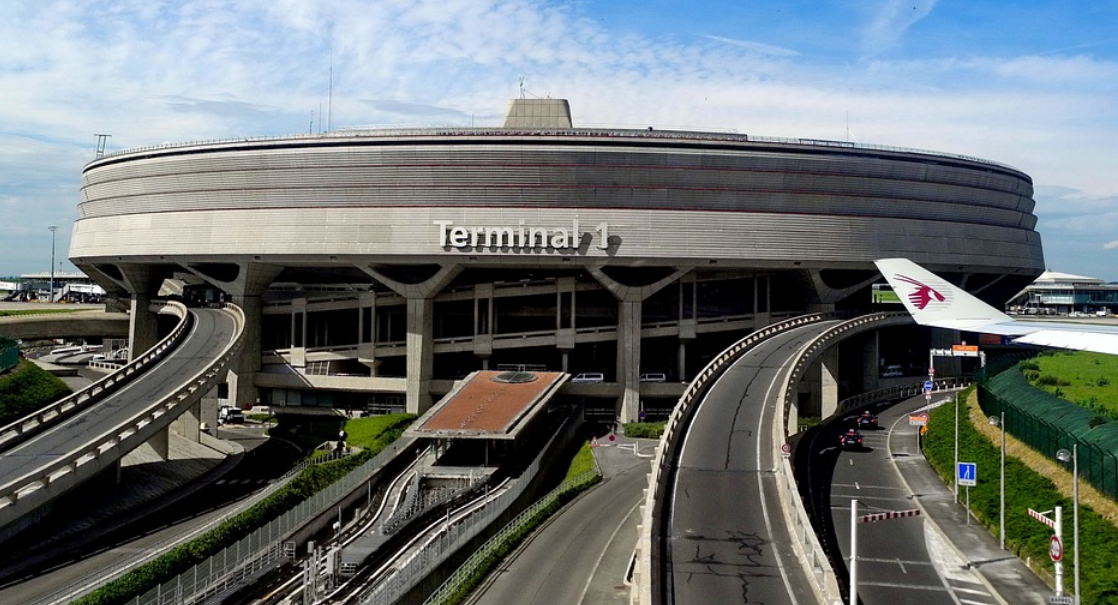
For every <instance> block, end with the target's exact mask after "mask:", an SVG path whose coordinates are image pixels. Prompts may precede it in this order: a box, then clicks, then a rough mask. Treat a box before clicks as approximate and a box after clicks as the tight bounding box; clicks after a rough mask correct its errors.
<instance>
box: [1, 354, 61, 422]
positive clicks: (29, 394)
mask: <svg viewBox="0 0 1118 605" xmlns="http://www.w3.org/2000/svg"><path fill="white" fill-rule="evenodd" d="M71 392H72V391H71V390H70V387H68V386H66V383H64V382H62V381H61V380H59V379H58V377H56V376H54V375H53V374H51V373H50V372H47V371H46V370H44V369H42V368H40V367H39V366H37V365H35V364H34V363H31V362H30V361H27V360H20V362H19V365H18V366H16V368H15V369H14V370H13V371H12V372H11V373H10V374H8V375H7V376H4V377H3V378H0V425H4V424H8V423H10V422H14V421H16V420H19V419H20V418H23V417H24V416H27V415H28V414H32V413H34V412H37V411H39V410H41V409H42V408H44V407H46V406H47V405H50V404H52V403H54V402H56V401H58V400H59V399H62V398H63V397H66V396H67V395H69V394H70V393H71Z"/></svg>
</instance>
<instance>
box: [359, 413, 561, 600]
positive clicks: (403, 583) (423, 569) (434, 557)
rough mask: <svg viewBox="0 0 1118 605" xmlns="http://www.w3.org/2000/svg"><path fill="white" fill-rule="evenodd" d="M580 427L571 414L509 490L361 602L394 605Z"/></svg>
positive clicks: (516, 494) (510, 499)
mask: <svg viewBox="0 0 1118 605" xmlns="http://www.w3.org/2000/svg"><path fill="white" fill-rule="evenodd" d="M577 429H578V422H576V421H575V420H574V419H573V418H568V419H567V421H566V422H565V423H564V424H563V426H562V427H561V428H560V430H559V431H556V433H555V435H552V437H551V439H550V440H548V443H547V445H546V446H544V448H543V449H541V450H540V453H539V454H537V455H536V457H535V458H534V459H533V460H532V463H531V464H530V465H529V466H528V468H527V469H525V471H524V472H523V473H522V474H521V475H520V477H518V478H517V479H516V480H515V481H514V482H512V484H511V485H510V486H509V488H508V489H507V490H505V491H504V492H502V493H501V494H500V495H499V496H497V497H496V498H494V499H492V500H490V501H489V502H487V503H486V504H485V506H484V507H483V508H481V509H480V510H478V511H476V512H475V514H472V515H469V516H466V517H465V518H463V519H461V520H460V521H458V522H455V523H450V524H448V525H447V526H446V527H445V528H444V529H443V531H442V532H440V533H439V534H438V535H437V536H436V537H435V538H433V539H431V540H429V541H427V542H425V543H424V544H423V545H422V546H421V547H420V548H419V549H418V551H417V552H416V553H415V554H414V556H412V557H411V559H410V560H409V561H408V562H407V563H406V564H405V565H403V566H402V567H401V568H400V569H399V570H397V571H396V573H394V574H393V575H392V576H391V577H389V578H388V579H386V580H385V581H383V582H380V583H379V584H377V585H376V586H375V587H374V588H373V589H372V590H370V591H369V592H367V593H365V594H363V595H362V596H361V601H360V603H361V605H391V604H392V603H394V602H396V600H397V599H399V598H400V597H402V596H403V595H404V594H405V593H407V591H409V590H411V589H412V588H413V587H414V586H415V585H416V584H418V583H419V582H420V581H421V580H423V579H424V578H426V577H427V576H428V575H429V574H430V573H431V572H432V571H433V570H434V569H435V568H436V567H438V566H439V565H441V564H442V563H443V562H444V561H446V560H447V559H448V558H449V557H450V556H451V555H453V554H454V553H455V552H457V551H458V550H459V549H460V548H462V547H463V546H465V545H466V544H467V543H468V542H469V541H470V540H472V539H473V538H475V537H476V536H477V535H478V534H479V533H481V531H482V530H483V529H485V528H486V527H488V526H489V525H490V524H491V523H493V521H495V520H496V519H497V518H499V517H500V516H501V515H502V514H504V513H505V511H506V510H508V508H509V506H511V505H512V504H513V503H514V502H516V500H517V499H518V498H520V496H521V495H523V493H524V491H525V490H526V489H527V488H528V486H529V485H530V484H531V483H532V480H533V479H535V477H536V475H537V474H538V473H539V470H540V468H542V467H543V466H544V460H546V459H548V457H549V454H551V453H552V450H553V448H555V447H559V446H562V444H563V443H565V442H566V441H568V440H569V439H570V438H571V437H572V436H573V435H574V433H575V431H576V430H577Z"/></svg>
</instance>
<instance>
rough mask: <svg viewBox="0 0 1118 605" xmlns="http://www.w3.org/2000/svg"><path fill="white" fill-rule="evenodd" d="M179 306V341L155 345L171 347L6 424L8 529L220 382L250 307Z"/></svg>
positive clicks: (1, 481) (3, 498)
mask: <svg viewBox="0 0 1118 605" xmlns="http://www.w3.org/2000/svg"><path fill="white" fill-rule="evenodd" d="M172 308H174V309H176V310H177V311H176V312H177V313H178V314H180V316H181V317H182V318H183V319H184V321H183V322H182V323H180V327H179V328H178V329H177V330H176V332H180V331H181V332H182V334H181V336H180V337H178V338H177V339H176V340H175V343H174V346H170V343H168V342H167V340H166V339H165V341H164V342H161V343H160V344H159V345H157V346H156V347H155V348H153V351H155V350H156V349H161V348H162V350H163V351H164V352H163V353H161V354H159V355H158V356H155V357H150V358H149V357H148V353H145V355H144V356H141V357H140V358H138V359H137V360H136V361H134V362H133V363H130V364H129V365H128V366H126V367H125V368H124V369H122V370H120V371H119V372H118V374H119V376H111V377H107V379H106V380H105V381H99V382H98V383H95V384H93V385H91V386H90V387H89V389H88V391H89V392H90V393H94V394H93V395H90V396H85V397H83V393H78V394H75V395H74V396H72V397H71V398H68V399H72V400H73V405H71V406H68V407H57V408H52V410H53V411H51V412H48V413H44V414H39V415H36V416H34V417H29V418H28V419H25V421H21V422H20V423H17V425H16V426H15V427H14V428H13V427H12V426H9V427H4V429H3V435H4V441H3V444H2V445H0V450H2V454H0V533H3V532H9V533H10V532H12V531H14V530H16V529H18V528H19V527H20V526H22V525H25V524H26V523H28V522H29V519H31V518H32V515H33V513H34V512H35V511H36V509H38V508H39V507H41V506H43V505H44V504H46V503H48V502H49V501H50V500H52V499H53V498H55V497H58V496H59V495H61V494H63V493H65V492H66V491H69V490H70V489H72V488H73V487H75V486H77V485H79V484H81V483H82V482H84V481H86V480H88V479H90V478H92V477H94V476H96V475H97V474H99V473H101V472H103V471H104V470H106V469H109V468H111V467H113V466H114V465H115V464H117V463H118V462H119V460H120V459H121V458H122V457H123V456H124V455H125V454H127V453H128V452H130V451H131V450H133V449H135V448H136V447H139V446H140V445H142V444H144V443H146V442H148V441H149V440H151V439H153V438H156V437H157V436H158V435H159V434H160V432H161V431H164V430H166V429H167V428H168V427H169V425H170V424H171V422H173V421H174V420H175V419H176V418H177V417H178V416H180V415H181V414H182V413H184V412H185V411H187V410H188V409H190V408H191V407H192V406H194V405H195V404H196V403H197V402H198V401H200V400H201V398H202V396H203V395H204V394H205V393H207V392H208V391H209V390H210V389H211V388H213V387H214V386H216V384H217V383H218V382H219V380H220V379H221V378H222V376H223V375H224V371H225V370H226V368H227V365H228V363H229V362H230V360H231V359H232V358H233V357H234V356H235V355H236V353H237V352H238V351H239V350H240V347H241V346H242V344H243V343H242V338H241V337H242V335H243V332H244V315H243V313H242V312H241V311H240V309H239V308H236V307H226V308H222V309H197V308H191V309H186V308H185V307H182V305H174V306H172ZM149 353H151V352H149ZM140 366H142V367H140ZM121 377H123V378H121ZM116 379H120V380H119V383H113V384H112V388H106V384H105V383H109V382H112V381H113V380H116ZM15 429H18V430H15ZM17 521H18V523H17Z"/></svg>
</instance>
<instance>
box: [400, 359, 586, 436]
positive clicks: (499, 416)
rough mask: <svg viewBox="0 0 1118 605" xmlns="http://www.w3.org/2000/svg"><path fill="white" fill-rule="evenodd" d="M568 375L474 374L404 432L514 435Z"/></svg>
mask: <svg viewBox="0 0 1118 605" xmlns="http://www.w3.org/2000/svg"><path fill="white" fill-rule="evenodd" d="M568 376H569V375H568V374H565V373H563V372H492V371H482V372H474V373H473V374H471V375H470V376H469V377H468V378H467V379H466V380H464V381H463V382H462V383H460V384H459V385H458V386H457V387H455V388H454V390H452V391H451V392H450V393H448V394H447V395H446V397H443V398H442V400H441V401H439V403H438V404H436V405H435V406H434V407H432V408H431V409H430V410H428V412H427V413H426V414H424V415H423V416H422V417H420V418H419V420H417V421H416V422H415V423H414V424H412V426H411V428H409V429H408V431H407V432H406V434H407V435H408V436H410V437H417V438H424V437H425V438H428V439H431V438H439V439H447V438H453V439H515V438H516V436H517V434H519V432H520V431H521V430H522V429H523V428H524V427H525V426H527V424H528V422H529V421H530V420H531V419H532V418H534V417H535V416H536V415H537V414H539V413H540V412H541V411H543V410H544V408H545V404H546V403H547V402H548V400H550V399H551V397H552V396H553V395H554V394H555V393H556V392H557V391H558V390H559V387H560V386H561V385H562V384H563V382H564V381H566V379H567V377H568Z"/></svg>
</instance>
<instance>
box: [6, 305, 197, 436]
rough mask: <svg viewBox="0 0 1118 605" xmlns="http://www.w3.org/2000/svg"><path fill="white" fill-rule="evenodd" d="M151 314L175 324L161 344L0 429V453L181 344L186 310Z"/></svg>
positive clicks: (186, 322)
mask: <svg viewBox="0 0 1118 605" xmlns="http://www.w3.org/2000/svg"><path fill="white" fill-rule="evenodd" d="M151 310H152V311H156V312H158V313H165V314H171V315H177V316H178V317H179V320H180V321H179V323H178V325H177V326H176V327H175V329H174V330H173V331H172V332H171V333H170V334H168V335H167V336H166V337H164V338H163V340H160V341H159V342H158V343H156V344H155V346H153V347H152V348H150V349H148V350H147V351H145V352H144V353H143V355H140V356H139V357H137V358H136V359H133V360H132V361H130V362H128V363H127V364H125V365H124V366H123V367H120V368H119V369H118V370H117V371H116V372H113V373H112V374H109V375H108V376H105V377H104V378H102V379H101V380H98V381H97V382H94V383H93V384H91V385H89V386H88V387H86V388H84V389H82V390H80V391H78V392H77V393H74V394H72V395H70V396H68V397H65V398H63V399H60V400H58V401H56V402H54V403H52V404H50V405H48V406H46V407H43V408H41V409H39V410H37V411H35V412H33V413H31V414H28V415H27V416H24V417H23V418H20V419H19V420H17V421H15V422H12V423H10V424H8V425H5V426H4V427H0V451H3V450H6V449H9V448H11V447H12V446H14V445H16V444H17V443H20V442H22V441H23V440H25V439H27V438H29V437H31V436H32V435H35V434H37V433H39V432H40V431H42V430H44V429H46V428H47V427H49V426H51V425H53V424H55V423H58V422H61V421H62V420H65V419H66V418H69V417H71V416H73V415H74V414H76V413H78V412H80V411H81V410H84V409H85V408H87V407H89V406H90V405H92V404H94V403H96V402H98V401H100V400H101V399H103V398H104V397H106V396H107V395H109V394H111V393H113V392H114V391H116V390H117V389H119V388H120V387H121V386H123V385H125V384H127V383H128V382H129V381H131V380H132V379H133V378H135V377H136V376H137V375H139V374H140V373H142V372H144V371H145V370H147V369H148V368H149V367H151V366H153V365H155V364H156V363H157V362H159V361H160V360H162V359H163V358H164V357H166V356H167V354H168V353H169V352H170V351H172V350H174V349H175V347H177V346H178V345H179V343H181V342H182V340H183V338H185V337H186V335H187V334H188V333H189V331H190V326H191V325H192V323H191V321H192V316H191V315H190V313H189V312H188V311H187V309H186V307H185V306H184V305H182V304H180V303H177V302H161V303H153V304H152V305H151Z"/></svg>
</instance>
